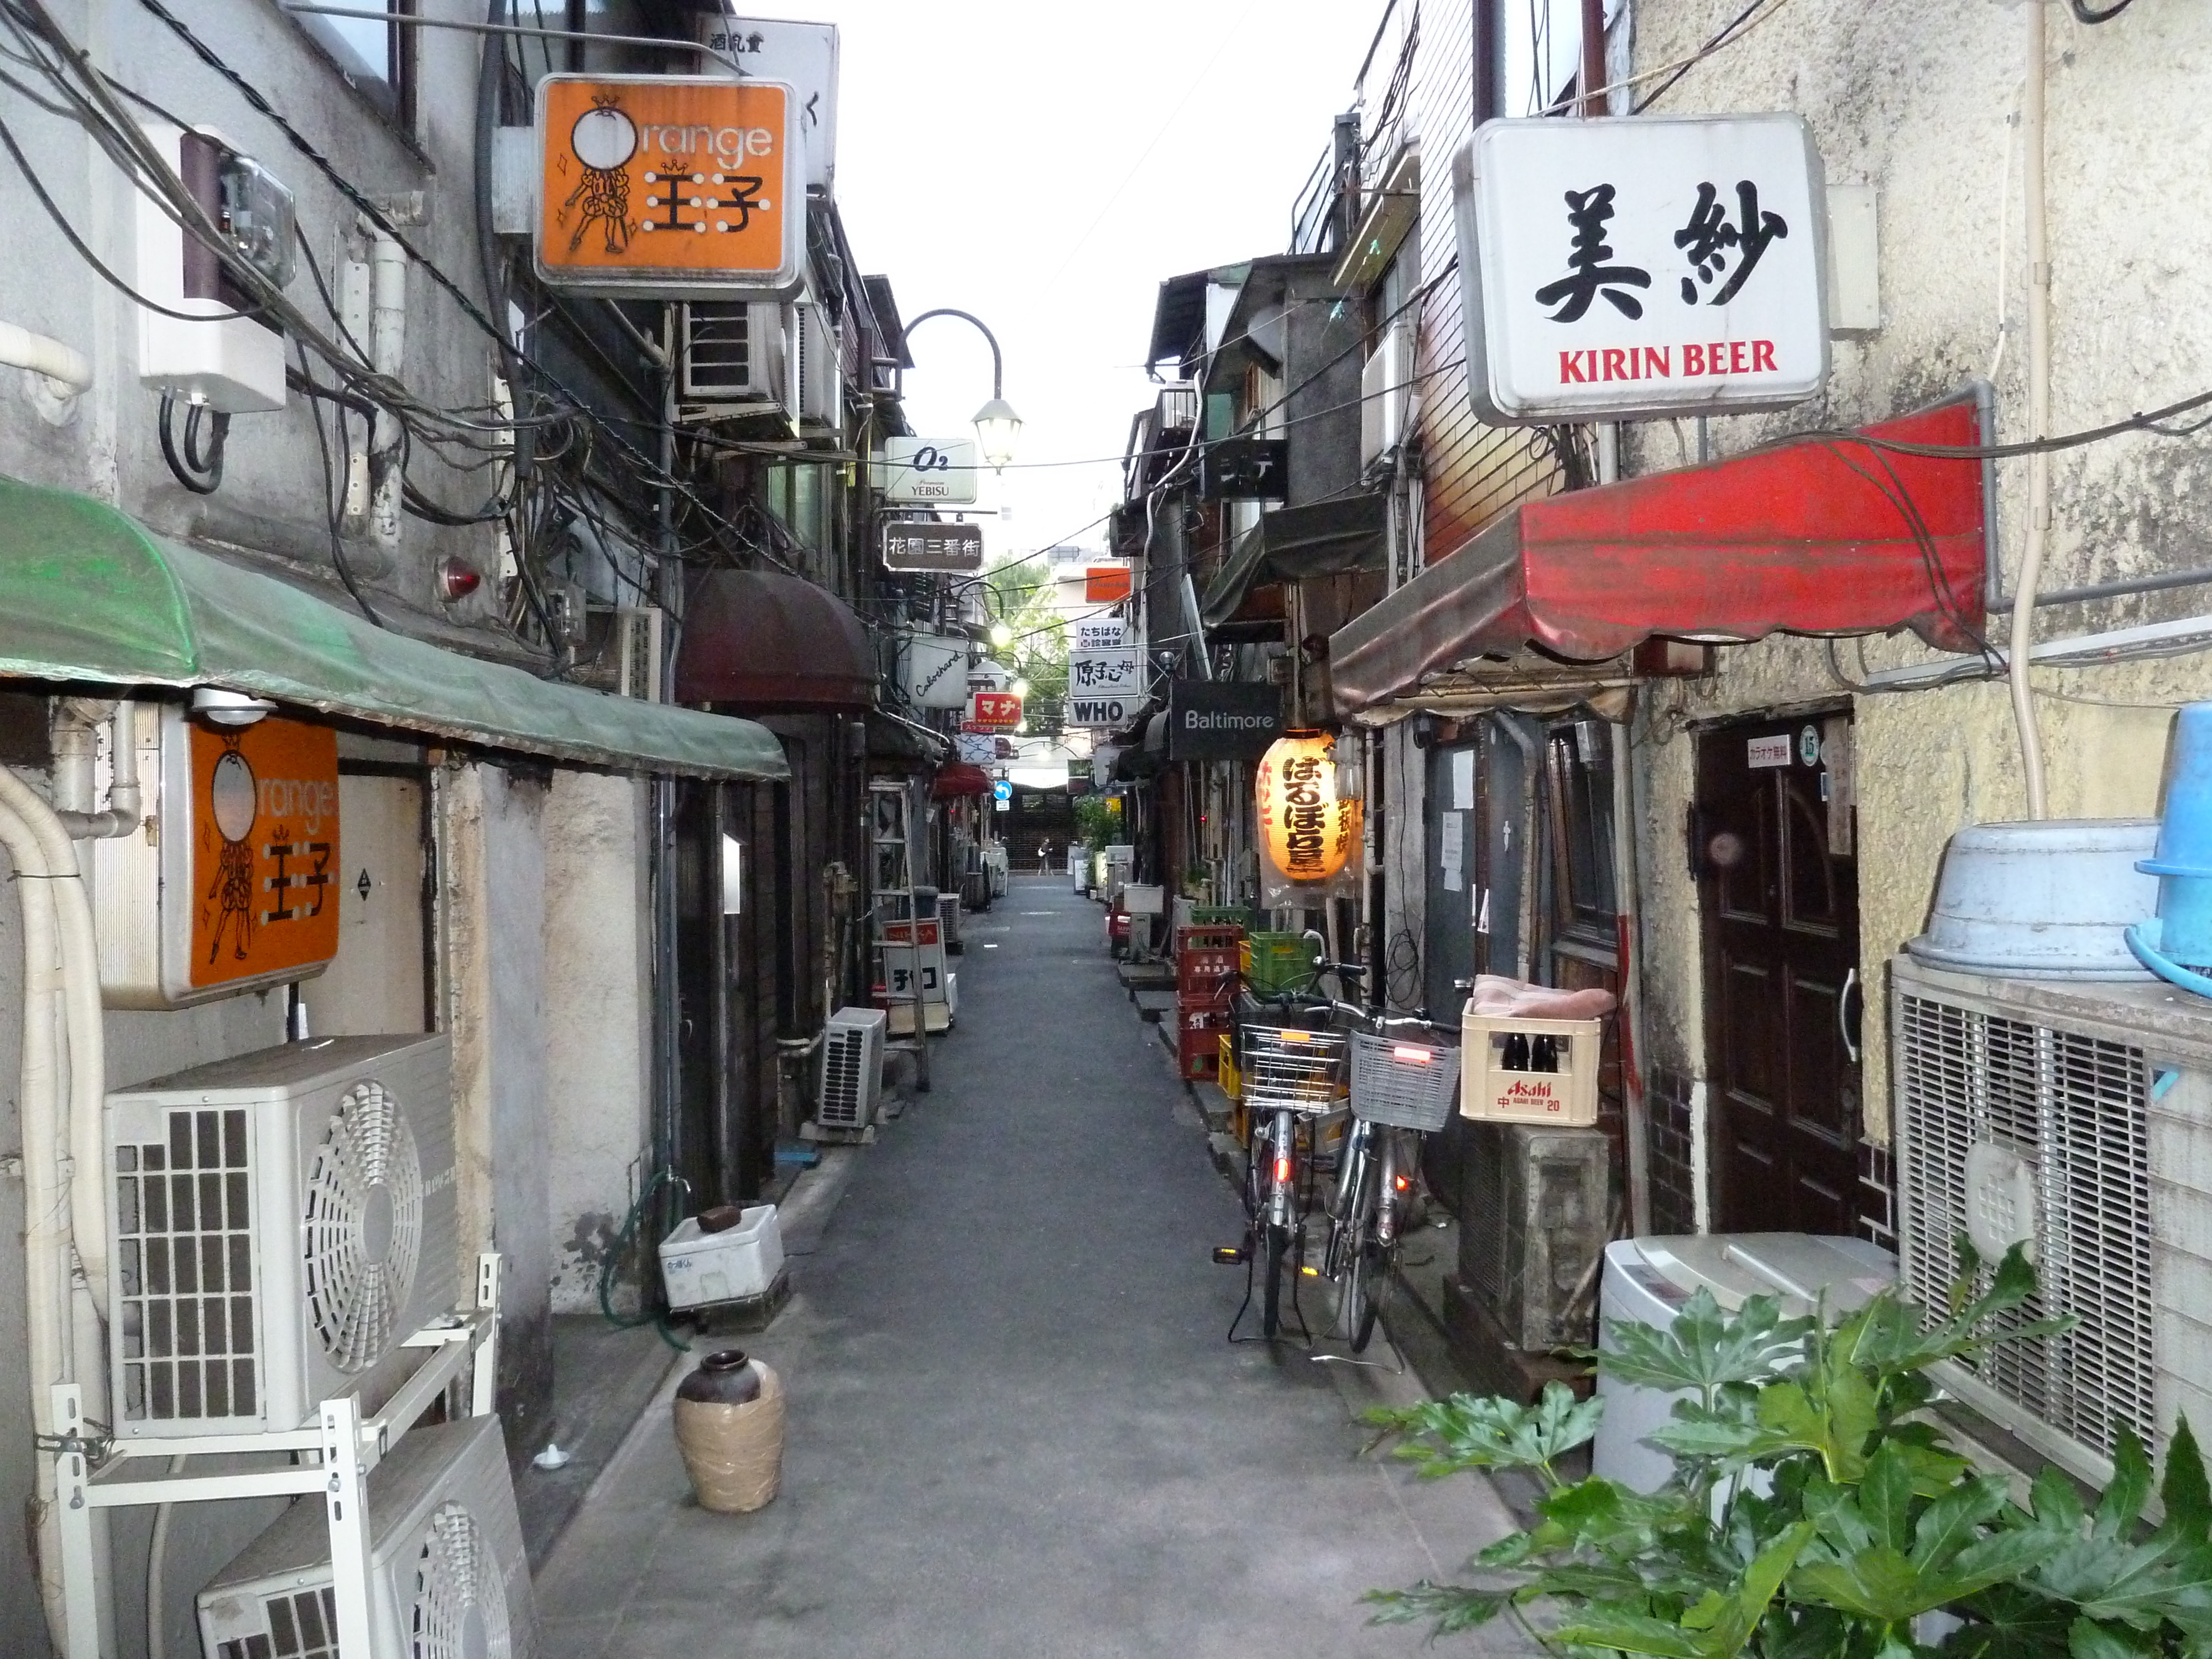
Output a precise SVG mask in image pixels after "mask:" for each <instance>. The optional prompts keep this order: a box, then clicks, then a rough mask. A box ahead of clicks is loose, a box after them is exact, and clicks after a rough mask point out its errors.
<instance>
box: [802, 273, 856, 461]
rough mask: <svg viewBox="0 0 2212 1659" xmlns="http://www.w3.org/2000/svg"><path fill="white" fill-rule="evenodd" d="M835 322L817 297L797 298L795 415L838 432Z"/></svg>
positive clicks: (840, 380)
mask: <svg viewBox="0 0 2212 1659" xmlns="http://www.w3.org/2000/svg"><path fill="white" fill-rule="evenodd" d="M841 357H842V349H841V347H840V344H839V341H838V335H837V325H836V322H834V321H833V320H831V319H830V316H829V307H827V306H824V305H823V303H822V302H821V301H819V300H801V301H799V420H800V421H801V422H803V423H804V424H805V425H807V426H810V427H816V428H822V429H823V430H824V431H827V432H830V433H842V431H843V430H844V425H845V395H844V394H845V382H844V375H843V373H842V363H841V362H840V358H841Z"/></svg>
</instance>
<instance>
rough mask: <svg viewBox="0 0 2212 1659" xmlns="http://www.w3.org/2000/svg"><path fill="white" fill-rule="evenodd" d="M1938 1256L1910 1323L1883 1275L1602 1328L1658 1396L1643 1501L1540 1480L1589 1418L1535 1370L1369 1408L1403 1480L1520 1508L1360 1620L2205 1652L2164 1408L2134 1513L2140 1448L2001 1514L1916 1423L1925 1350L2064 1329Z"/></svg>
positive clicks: (2203, 1495)
mask: <svg viewBox="0 0 2212 1659" xmlns="http://www.w3.org/2000/svg"><path fill="white" fill-rule="evenodd" d="M1960 1260H1961V1261H1962V1263H1963V1264H1964V1266H1963V1269H1962V1273H1961V1277H1960V1282H1959V1283H1958V1284H1957V1285H1954V1286H1953V1287H1952V1294H1951V1297H1950V1305H1949V1308H1948V1311H1947V1314H1946V1316H1945V1317H1943V1318H1942V1319H1939V1320H1936V1321H1932V1322H1930V1321H1923V1318H1922V1316H1921V1313H1920V1310H1917V1308H1915V1307H1913V1306H1912V1305H1911V1304H1909V1303H1907V1302H1905V1301H1904V1300H1903V1299H1902V1298H1901V1297H1899V1295H1898V1294H1897V1293H1896V1292H1895V1291H1888V1292H1885V1293H1884V1294H1882V1295H1881V1296H1879V1297H1875V1299H1874V1300H1873V1301H1871V1302H1869V1303H1868V1304H1866V1305H1865V1306H1864V1307H1863V1308H1862V1309H1860V1310H1858V1311H1857V1312H1856V1313H1854V1314H1852V1315H1851V1316H1850V1317H1848V1318H1846V1319H1844V1320H1843V1321H1841V1322H1838V1324H1836V1325H1835V1326H1834V1327H1832V1328H1829V1327H1827V1326H1826V1324H1825V1322H1822V1321H1820V1320H1818V1319H1790V1318H1784V1316H1783V1315H1782V1310H1781V1307H1780V1304H1778V1302H1777V1301H1776V1300H1775V1299H1774V1298H1772V1297H1753V1298H1751V1299H1749V1300H1748V1301H1747V1302H1746V1303H1745V1304H1743V1307H1742V1309H1741V1310H1740V1311H1739V1312H1737V1313H1735V1314H1733V1315H1728V1314H1724V1313H1723V1311H1722V1310H1721V1309H1720V1307H1719V1305H1718V1304H1717V1303H1716V1302H1715V1301H1714V1299H1713V1297H1712V1296H1711V1293H1710V1292H1708V1291H1702V1290H1701V1291H1699V1292H1698V1293H1697V1294H1696V1295H1695V1296H1693V1297H1692V1298H1691V1300H1690V1302H1689V1303H1688V1304H1687V1305H1686V1307H1685V1308H1684V1309H1683V1310H1682V1312H1681V1313H1680V1316H1677V1317H1676V1318H1675V1319H1674V1322H1673V1323H1672V1325H1671V1326H1670V1327H1669V1328H1666V1329H1664V1330H1662V1329H1659V1328H1656V1327H1651V1326H1644V1325H1638V1324H1629V1323H1622V1324H1620V1325H1617V1326H1615V1327H1614V1328H1613V1332H1612V1336H1613V1343H1614V1346H1613V1347H1611V1348H1608V1349H1607V1351H1605V1352H1601V1354H1599V1355H1598V1356H1597V1364H1598V1367H1599V1369H1600V1370H1601V1371H1603V1372H1606V1373H1607V1374H1609V1375H1611V1376H1615V1377H1617V1378H1619V1379H1620V1381H1622V1382H1624V1383H1632V1384H1638V1385H1642V1386H1644V1387H1649V1388H1656V1389H1666V1390H1668V1391H1680V1393H1681V1394H1682V1396H1683V1397H1682V1398H1681V1399H1680V1400H1678V1401H1676V1403H1675V1405H1674V1410H1673V1416H1672V1419H1671V1420H1670V1421H1669V1422H1668V1423H1667V1424H1666V1425H1664V1426H1663V1427H1662V1428H1661V1429H1660V1430H1659V1431H1657V1432H1656V1434H1654V1435H1653V1436H1652V1437H1651V1440H1652V1443H1654V1444H1656V1445H1659V1446H1662V1447H1663V1448H1664V1449H1666V1450H1667V1451H1668V1453H1670V1454H1671V1455H1672V1456H1673V1457H1674V1478H1673V1479H1672V1480H1669V1481H1668V1484H1667V1485H1666V1486H1663V1487H1662V1488H1661V1489H1660V1490H1659V1491H1657V1492H1649V1493H1646V1492H1636V1491H1632V1490H1631V1489H1629V1488H1627V1487H1625V1486H1620V1485H1618V1484H1616V1483H1615V1482H1613V1481H1611V1480H1601V1479H1597V1478H1595V1477H1593V1478H1591V1479H1589V1480H1565V1479H1564V1478H1563V1477H1562V1476H1561V1474H1559V1462H1560V1460H1561V1459H1562V1457H1563V1456H1564V1455H1565V1454H1567V1453H1568V1452H1571V1451H1572V1450H1574V1449H1576V1448H1577V1447H1579V1446H1581V1445H1583V1444H1584V1443H1587V1442H1589V1440H1590V1438H1591V1437H1593V1436H1594V1435H1595V1433H1596V1431H1597V1425H1598V1419H1599V1415H1600V1413H1601V1410H1602V1405H1601V1402H1600V1401H1595V1400H1589V1401H1577V1400H1576V1399H1575V1397H1574V1395H1573V1394H1572V1392H1571V1390H1570V1389H1567V1388H1566V1387H1565V1385H1564V1384H1561V1383H1552V1384H1550V1385H1549V1386H1548V1387H1547V1389H1545V1392H1544V1395H1543V1397H1542V1398H1541V1400H1540V1401H1538V1402H1537V1403H1536V1404H1535V1405H1534V1406H1524V1405H1522V1404H1520V1403H1519V1402H1517V1401H1510V1400H1503V1399H1478V1398H1476V1397H1474V1396H1473V1395H1455V1396H1453V1397H1452V1398H1450V1399H1449V1400H1443V1401H1429V1402H1426V1403H1425V1404H1422V1405H1419V1406H1414V1407H1407V1408H1405V1409H1402V1410H1388V1411H1377V1412H1374V1413H1370V1420H1372V1421H1373V1422H1375V1423H1376V1424H1377V1425H1380V1426H1381V1427H1382V1428H1383V1431H1384V1437H1385V1438H1388V1437H1392V1436H1395V1437H1399V1438H1400V1440H1401V1443H1400V1445H1399V1446H1398V1449H1397V1455H1399V1456H1401V1457H1405V1458H1408V1459H1411V1460H1412V1461H1413V1462H1414V1463H1415V1464H1416V1465H1417V1466H1418V1469H1419V1473H1420V1474H1423V1475H1425V1476H1431V1477H1441V1476H1443V1475H1448V1474H1455V1473H1456V1472H1459V1471H1462V1470H1468V1469H1507V1468H1517V1469H1526V1470H1528V1471H1530V1472H1532V1474H1534V1478H1535V1479H1536V1480H1538V1481H1539V1482H1540V1483H1541V1496H1540V1497H1539V1498H1537V1500H1536V1504H1535V1508H1536V1512H1537V1517H1538V1518H1537V1521H1536V1524H1535V1525H1534V1527H1532V1528H1529V1529H1528V1530H1527V1531H1523V1532H1516V1533H1514V1534H1511V1535H1510V1536H1508V1537H1506V1538H1504V1539H1501V1540H1500V1541H1498V1542H1497V1543H1495V1544H1493V1545H1492V1546H1491V1547H1489V1548H1487V1549H1486V1550H1484V1551H1483V1552H1482V1553H1480V1554H1479V1555H1477V1556H1476V1557H1475V1558H1474V1559H1473V1560H1472V1561H1471V1562H1469V1563H1468V1572H1469V1575H1470V1577H1472V1578H1473V1579H1474V1581H1475V1582H1473V1583H1466V1584H1443V1583H1428V1582H1424V1583H1419V1584H1415V1585H1413V1586H1412V1587H1411V1588H1410V1589H1400V1590H1378V1591H1375V1592H1372V1593H1370V1595H1369V1596H1368V1598H1367V1599H1368V1600H1369V1601H1371V1602H1374V1603H1375V1604H1376V1607H1377V1612H1376V1622H1377V1623H1385V1624H1389V1623H1421V1622H1424V1621H1425V1622H1426V1623H1427V1624H1428V1625H1429V1626H1430V1630H1431V1638H1432V1639H1433V1638H1435V1637H1438V1636H1443V1635H1449V1634H1451V1633H1453V1632H1462V1631H1468V1630H1472V1629H1474V1628H1476V1627H1478V1626H1483V1625H1486V1624H1488V1623H1490V1622H1491V1621H1492V1620H1495V1619H1497V1618H1498V1617H1500V1616H1501V1615H1504V1616H1507V1617H1510V1618H1512V1619H1514V1620H1516V1621H1517V1622H1518V1623H1519V1624H1521V1626H1522V1627H1523V1629H1524V1630H1525V1631H1526V1632H1527V1633H1528V1635H1529V1636H1530V1637H1531V1638H1534V1640H1536V1641H1537V1642H1539V1643H1541V1644H1542V1645H1543V1646H1544V1647H1546V1648H1547V1649H1549V1650H1552V1651H1553V1653H1556V1654H1559V1655H1560V1656H1563V1659H1596V1656H1600V1655H1605V1654H1632V1655H1640V1656H1650V1659H1734V1656H1736V1655H1738V1654H1743V1653H1753V1654H1758V1655H1759V1656H1762V1659H1915V1656H1920V1659H1929V1656H1939V1659H2149V1656H2153V1655H2173V1656H2177V1659H2204V1656H2208V1655H2212V1484H2208V1482H2207V1480H2206V1476H2205V1470H2204V1464H2203V1459H2202V1457H2201V1456H2200V1455H2199V1454H2198V1451H2197V1443H2196V1440H2195V1438H2194V1437H2193V1436H2192V1435H2191V1432H2190V1430H2189V1425H2188V1424H2187V1423H2186V1422H2183V1423H2181V1424H2179V1425H2178V1426H2177V1427H2176V1430H2175V1431H2174V1434H2173V1437H2172V1443H2171V1445H2170V1446H2169V1447H2168V1449H2167V1452H2166V1471H2165V1477H2164V1481H2163V1484H2162V1486H2160V1489H2159V1495H2160V1504H2161V1508H2162V1511H2163V1513H2162V1516H2160V1518H2159V1520H2158V1521H2157V1522H2156V1524H2155V1525H2153V1524H2151V1523H2150V1522H2148V1521H2147V1520H2146V1518H2145V1516H2144V1511H2145V1509H2146V1506H2147V1505H2148V1501H2149V1498H2150V1495H2151V1491H2152V1471H2151V1465H2150V1459H2149V1457H2148V1455H2147V1454H2146V1452H2145V1451H2144V1449H2143V1447H2142V1444H2141V1443H2140V1442H2139V1441H2137V1440H2136V1439H2135V1438H2134V1437H2132V1436H2130V1435H2128V1434H2126V1433H2125V1432H2123V1434H2122V1436H2121V1438H2120V1442H2119V1445H2118V1449H2117V1451H2116V1452H2115V1454H2114V1456H2113V1460H2112V1461H2113V1466H2114V1471H2115V1473H2114V1478H2113V1480H2112V1485H2111V1486H2109V1487H2107V1488H2106V1492H2104V1494H2103V1496H2102V1498H2101V1500H2100V1501H2099V1502H2098V1503H2097V1504H2095V1505H2094V1507H2093V1508H2092V1507H2090V1506H2089V1505H2088V1504H2086V1503H2085V1502H2084V1500H2083V1498H2082V1497H2081V1493H2080V1492H2079V1490H2078V1489H2077V1488H2076V1487H2075V1486H2074V1484H2073V1483H2072V1482H2071V1481H2070V1480H2068V1479H2067V1478H2066V1477H2065V1476H2063V1474H2059V1473H2058V1472H2057V1471H2056V1470H2049V1469H2047V1470H2045V1472H2044V1473H2043V1474H2041V1475H2040V1476H2039V1478H2038V1479H2037V1480H2035V1482H2034V1483H2033V1490H2032V1491H2031V1492H2030V1493H2029V1494H2028V1498H2027V1504H2025V1505H2024V1506H2023V1505H2022V1504H2018V1503H2015V1501H2014V1500H2013V1498H2012V1496H2011V1494H2010V1492H2009V1490H2008V1486H2007V1485H2006V1482H2005V1481H2004V1480H2003V1479H2002V1478H2001V1477H1997V1476H1993V1475H1984V1474H1976V1473H1975V1472H1974V1470H1973V1469H1972V1467H1971V1466H1970V1465H1969V1464H1968V1463H1967V1462H1966V1459H1964V1458H1963V1457H1960V1455H1957V1454H1956V1453H1955V1452H1954V1450H1952V1449H1950V1448H1949V1447H1948V1445H1947V1444H1946V1443H1945V1442H1944V1441H1943V1439H1942V1436H1941V1435H1940V1434H1939V1433H1938V1431H1937V1430H1936V1426H1935V1425H1934V1424H1933V1423H1932V1422H1931V1421H1930V1420H1929V1416H1928V1413H1927V1412H1926V1409H1925V1408H1926V1407H1927V1406H1928V1405H1929V1401H1931V1399H1932V1398H1933V1395H1934V1388H1933V1386H1932V1385H1931V1384H1930V1383H1929V1380H1928V1377H1927V1375H1926V1372H1927V1367H1928V1366H1929V1365H1930V1364H1934V1363H1936V1361H1938V1360H1942V1359H1951V1358H1962V1357H1966V1356H1970V1355H1972V1354H1975V1353H1978V1352H1982V1351H1984V1350H1985V1349H1986V1348H1988V1347H1990V1346H1991V1345H1993V1344H1995V1343H1997V1342H2001V1341H2019V1340H2034V1339H2036V1338H2039V1337H2044V1336H2050V1335H2055V1334H2062V1333H2063V1331H2065V1330H2066V1329H2068V1328H2069V1327H2070V1323H2071V1322H2070V1321H2068V1320H2038V1321H2029V1320H2025V1319H2021V1318H2020V1317H2019V1315H2020V1311H2021V1310H2022V1308H2023V1307H2024V1305H2025V1304H2027V1302H2028V1301H2029V1299H2030V1298H2031V1297H2033V1295H2034V1293H2035V1288H2036V1280H2035V1272H2034V1269H2033V1267H2030V1266H2029V1264H2028V1263H2027V1260H2026V1258H2025V1257H2024V1256H2023V1255H2022V1254H2021V1251H2020V1250H2019V1249H2017V1248H2015V1249H2014V1250H2013V1251H2012V1252H2010V1253H2009V1254H2008V1255H2006V1257H2005V1258H2004V1260H2003V1261H2002V1262H1999V1263H1998V1264H1996V1267H1994V1268H1993V1269H1989V1270H1987V1271H1986V1272H1985V1271H1984V1267H1983V1265H1982V1264H1981V1262H1980V1261H1978V1259H1977V1258H1976V1257H1975V1256H1974V1255H1973V1252H1972V1247H1971V1246H1969V1245H1967V1244H1966V1242H1965V1241H1964V1240H1963V1239H1962V1240H1961V1241H1960ZM2004 1316H2014V1317H2013V1318H2012V1319H2011V1320H2009V1321H2006V1320H2005V1317H2004ZM1939 1611H1940V1612H1943V1613H1948V1614H1950V1615H1952V1620H1954V1621H1957V1622H1955V1623H1952V1622H1949V1621H1946V1622H1947V1626H1948V1627H1947V1628H1946V1629H1945V1631H1944V1632H1943V1633H1942V1635H1941V1636H1940V1638H1936V1637H1935V1635H1934V1632H1933V1631H1932V1630H1931V1629H1930V1627H1929V1625H1928V1624H1927V1623H1926V1622H1925V1621H1922V1620H1921V1616H1922V1615H1923V1614H1925V1613H1935V1612H1939ZM1916 1621H1921V1622H1920V1624H1919V1628H1920V1630H1921V1631H1922V1632H1923V1633H1924V1636H1923V1637H1917V1636H1916ZM1930 1640H1933V1641H1934V1645H1929V1641H1930Z"/></svg>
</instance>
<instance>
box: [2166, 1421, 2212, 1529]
mask: <svg viewBox="0 0 2212 1659" xmlns="http://www.w3.org/2000/svg"><path fill="white" fill-rule="evenodd" d="M2159 1499H2160V1502H2161V1503H2162V1504H2164V1505H2165V1506H2166V1521H2165V1530H2166V1531H2167V1532H2171V1533H2173V1534H2177V1535H2178V1536H2180V1537H2183V1538H2186V1539H2189V1540H2190V1541H2192V1542H2197V1543H2202V1542H2204V1541H2206V1539H2207V1538H2208V1536H2212V1486H2208V1485H2207V1483H2206V1481H2205V1479H2204V1457H2203V1454H2202V1453H2201V1452H2199V1451H2198V1450H2197V1437H2196V1436H2195V1435H2194V1434H2192V1433H2191V1432H2190V1428H2189V1419H2187V1418H2186V1417H2183V1418H2180V1419H2178V1420H2177V1421H2176V1422H2175V1424H2174V1425H2173V1436H2172V1438H2171V1439H2170V1440H2168V1441H2167V1442H2166V1479H2165V1480H2164V1482H2163V1483H2162V1484H2161V1485H2160V1487H2159Z"/></svg>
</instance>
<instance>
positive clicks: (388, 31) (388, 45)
mask: <svg viewBox="0 0 2212 1659" xmlns="http://www.w3.org/2000/svg"><path fill="white" fill-rule="evenodd" d="M349 4H353V6H354V9H356V10H359V11H370V10H378V9H380V10H381V11H382V12H383V13H384V14H385V15H386V17H410V16H412V15H414V13H415V0H386V3H385V4H384V5H383V6H382V7H378V6H376V4H375V0H358V3H355V0H349ZM293 17H294V21H296V22H297V23H298V24H299V26H300V27H301V28H302V29H304V30H306V31H307V38H308V39H309V40H313V42H314V43H315V44H316V45H317V46H320V47H321V48H322V49H323V51H324V52H325V54H327V55H328V56H329V58H331V62H333V63H334V64H337V69H338V73H339V74H341V75H343V76H344V77H345V79H346V82H347V84H348V85H349V86H351V87H352V88H354V89H355V90H356V91H357V92H359V93H360V94H362V96H364V97H366V98H367V99H368V100H369V102H371V103H372V104H374V105H375V106H377V108H379V109H380V110H381V111H383V112H384V114H385V116H386V118H387V119H389V120H391V121H392V122H394V123H396V124H397V125H400V126H402V127H405V128H407V129H408V130H409V131H412V130H413V128H414V125H415V37H416V34H417V33H420V31H419V30H416V29H413V28H410V27H407V26H406V25H404V24H402V23H396V22H387V21H384V19H383V18H379V17H331V16H325V15H317V14H314V13H310V12H295V13H294V14H293Z"/></svg>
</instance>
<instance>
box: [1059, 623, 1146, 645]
mask: <svg viewBox="0 0 2212 1659" xmlns="http://www.w3.org/2000/svg"><path fill="white" fill-rule="evenodd" d="M1073 631H1074V638H1073V640H1072V641H1070V642H1069V643H1070V648H1071V649H1073V650H1076V651H1118V650H1120V649H1121V647H1123V646H1125V645H1130V644H1133V643H1134V641H1132V640H1131V639H1130V638H1129V624H1128V623H1127V622H1126V621H1124V620H1123V619H1122V618H1121V617H1084V618H1083V619H1082V620H1081V621H1079V622H1078V623H1074V624H1073Z"/></svg>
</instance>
